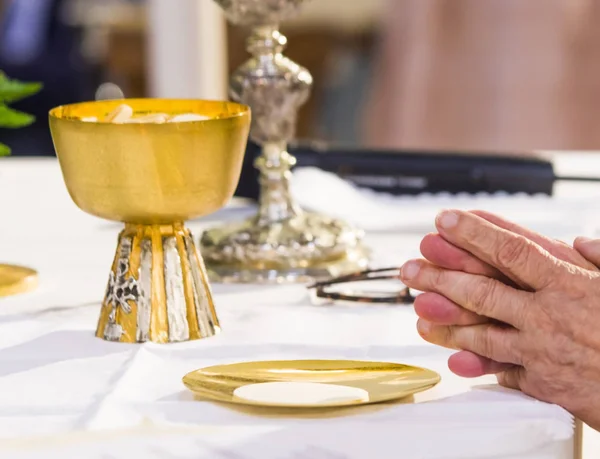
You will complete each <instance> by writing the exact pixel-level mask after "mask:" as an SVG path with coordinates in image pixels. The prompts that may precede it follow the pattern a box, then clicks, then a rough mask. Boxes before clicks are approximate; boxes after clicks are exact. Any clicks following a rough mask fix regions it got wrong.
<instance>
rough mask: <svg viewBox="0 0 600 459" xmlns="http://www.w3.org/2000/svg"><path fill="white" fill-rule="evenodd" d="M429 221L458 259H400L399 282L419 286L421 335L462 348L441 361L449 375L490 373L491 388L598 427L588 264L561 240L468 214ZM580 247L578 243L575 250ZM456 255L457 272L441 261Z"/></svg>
mask: <svg viewBox="0 0 600 459" xmlns="http://www.w3.org/2000/svg"><path fill="white" fill-rule="evenodd" d="M488 217H489V216H488ZM490 219H492V218H490ZM436 225H437V227H438V230H439V235H440V238H441V239H443V240H444V241H447V242H448V243H450V244H449V245H443V244H441V246H443V247H445V248H443V249H442V250H446V249H450V250H454V249H457V250H459V251H460V252H455V255H456V254H457V253H458V254H459V255H458V256H457V257H455V258H452V257H447V256H446V257H443V256H442V257H441V258H440V259H439V260H438V262H439V263H436V264H434V263H435V262H434V263H432V262H430V261H433V260H430V261H426V260H415V261H411V262H408V263H406V264H405V265H404V266H403V268H402V275H401V277H402V280H403V282H404V283H405V284H406V285H407V286H409V287H411V288H414V289H417V290H421V291H423V292H426V293H424V294H423V295H421V296H420V297H419V298H420V299H418V300H417V305H416V308H417V310H418V312H419V308H420V309H421V311H420V314H419V315H420V316H422V317H423V316H424V317H425V318H421V319H419V322H418V328H419V333H420V334H421V336H423V338H425V339H426V340H428V341H430V342H432V343H435V344H438V345H441V346H445V347H449V348H454V349H461V350H463V351H462V352H459V353H458V354H455V355H454V356H452V357H451V358H450V361H449V366H450V368H451V369H452V370H453V371H454V372H455V373H457V374H461V375H463V376H478V375H480V374H483V373H496V374H497V376H498V381H499V383H500V384H501V385H503V386H506V387H511V388H514V389H520V390H522V391H523V392H524V393H526V394H529V395H531V396H533V397H535V398H538V399H540V400H544V401H547V402H551V403H556V404H558V405H561V406H563V407H564V408H566V409H567V410H569V411H570V412H571V413H573V414H575V415H576V416H578V417H580V418H581V419H582V420H583V421H585V422H587V423H588V424H590V425H591V426H592V427H600V391H599V389H600V273H599V272H598V269H597V268H596V267H595V266H594V265H593V264H592V263H590V262H588V261H587V260H586V259H585V258H584V257H583V256H582V255H580V254H579V253H578V252H577V251H573V250H571V249H569V248H568V247H567V246H566V245H564V244H562V243H556V242H552V241H550V243H549V242H548V241H549V240H544V241H540V240H536V241H534V240H531V239H530V238H529V237H532V238H533V239H535V238H536V237H538V236H539V235H535V234H529V235H523V234H517V233H515V232H513V231H511V230H507V229H505V228H501V227H500V226H497V225H495V224H493V223H492V222H490V221H488V220H486V219H484V218H481V217H480V216H478V215H474V214H473V213H469V212H461V211H451V212H444V213H442V214H440V215H439V216H438V219H437V221H436ZM432 237H434V236H432ZM430 238H431V237H430ZM436 240H437V239H436ZM436 243H438V244H439V243H440V240H437V242H433V243H432V242H429V243H425V241H424V245H423V247H422V248H423V251H424V254H425V256H426V257H428V255H427V250H428V244H431V245H433V244H436ZM548 244H549V245H548ZM542 245H544V247H542ZM588 245H589V243H588V242H587V241H584V240H580V241H579V242H578V248H579V250H581V249H582V247H583V246H586V247H587V246H588ZM594 247H596V246H594ZM429 248H431V247H429ZM596 248H597V247H596ZM583 251H584V252H585V250H583ZM439 253H442V252H439ZM439 253H438V255H437V256H439ZM435 256H436V255H433V256H432V254H431V253H429V257H432V258H435ZM458 259H460V260H462V261H461V263H463V264H462V265H461V268H460V270H459V268H458V267H457V266H449V265H451V264H453V263H454V261H456V260H458ZM448 260H454V261H453V262H451V263H448ZM444 261H445V262H444ZM578 264H579V266H578ZM440 265H441V266H440ZM419 303H420V306H419ZM425 310H429V312H430V313H432V314H433V315H434V316H436V317H437V319H440V315H441V314H440V311H446V312H447V313H448V312H449V314H448V316H447V318H446V319H447V320H446V323H445V324H444V321H440V320H432V319H431V318H428V317H427V313H426V312H425ZM489 319H492V321H490V320H489ZM479 356H481V357H484V358H485V359H481V358H480V357H479Z"/></svg>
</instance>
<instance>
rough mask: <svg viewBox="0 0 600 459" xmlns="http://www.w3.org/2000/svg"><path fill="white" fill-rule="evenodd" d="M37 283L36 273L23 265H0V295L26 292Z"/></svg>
mask: <svg viewBox="0 0 600 459" xmlns="http://www.w3.org/2000/svg"><path fill="white" fill-rule="evenodd" d="M37 285H38V275H37V272H35V271H34V270H33V269H30V268H25V267H23V266H14V265H0V297H5V296H10V295H17V294H19V293H26V292H29V291H31V290H33V289H35V288H36V287H37Z"/></svg>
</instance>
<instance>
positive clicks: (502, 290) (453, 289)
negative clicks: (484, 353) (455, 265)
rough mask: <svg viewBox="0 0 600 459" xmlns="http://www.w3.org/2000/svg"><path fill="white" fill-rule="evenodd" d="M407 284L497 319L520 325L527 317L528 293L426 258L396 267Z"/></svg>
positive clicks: (476, 312) (518, 326) (515, 325)
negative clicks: (433, 262) (448, 267)
mask: <svg viewBox="0 0 600 459" xmlns="http://www.w3.org/2000/svg"><path fill="white" fill-rule="evenodd" d="M400 278H401V280H402V282H404V284H405V285H406V286H407V287H410V288H413V289H415V290H420V291H422V292H433V293H438V294H440V295H442V296H444V297H446V298H448V299H449V300H450V301H452V302H454V303H456V304H458V305H459V306H461V307H463V308H465V309H468V310H469V311H471V312H474V313H475V314H477V315H480V316H485V317H489V318H492V319H496V320H499V321H500V322H504V323H507V324H510V325H513V326H514V327H516V328H518V329H521V328H523V325H524V323H525V322H526V321H527V315H528V311H530V309H529V308H527V304H528V302H529V300H530V299H531V298H530V296H531V295H532V294H531V293H529V292H525V291H522V290H516V289H514V288H512V287H509V286H507V285H504V284H503V283H501V282H499V281H497V280H495V279H490V278H489V277H484V276H477V275H475V274H468V273H463V272H460V271H451V270H448V269H444V268H440V267H439V266H435V265H433V264H431V263H429V262H428V261H426V260H412V261H409V262H407V263H406V264H404V266H403V267H402V268H401V270H400Z"/></svg>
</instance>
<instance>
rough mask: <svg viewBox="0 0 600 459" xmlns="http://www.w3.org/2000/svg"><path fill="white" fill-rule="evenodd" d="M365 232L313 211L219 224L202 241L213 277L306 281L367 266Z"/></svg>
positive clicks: (219, 279)
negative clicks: (276, 218) (274, 217)
mask: <svg viewBox="0 0 600 459" xmlns="http://www.w3.org/2000/svg"><path fill="white" fill-rule="evenodd" d="M362 236H363V234H362V232H361V231H359V230H357V229H355V228H354V227H352V226H351V225H348V224H346V223H344V222H341V221H339V220H336V219H333V218H330V217H327V216H324V215H321V214H316V213H311V212H302V211H301V212H299V213H298V214H296V215H294V216H293V217H292V218H288V219H284V220H280V221H276V222H273V221H271V220H264V221H263V220H261V218H260V216H256V217H254V218H252V219H249V220H247V221H245V222H243V223H241V224H234V225H231V226H224V227H219V228H215V229H212V230H209V231H207V232H205V233H204V234H203V235H202V237H201V240H200V246H201V251H202V255H203V257H204V259H205V260H206V263H207V267H208V270H209V275H210V277H211V279H212V280H213V281H216V282H224V283H259V284H260V283H306V282H314V281H319V280H324V279H328V278H331V277H332V276H340V275H344V274H349V273H353V272H356V271H360V270H362V269H365V268H366V267H367V265H368V261H369V259H368V250H367V249H366V248H365V247H364V246H363V245H362V244H361V239H362Z"/></svg>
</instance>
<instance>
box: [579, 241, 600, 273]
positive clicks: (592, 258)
mask: <svg viewBox="0 0 600 459" xmlns="http://www.w3.org/2000/svg"><path fill="white" fill-rule="evenodd" d="M573 248H574V249H575V250H577V251H578V252H579V253H580V254H581V256H583V257H584V258H585V259H586V260H587V261H589V262H591V263H593V264H594V265H596V266H597V267H600V239H590V238H587V237H578V238H577V239H575V242H574V243H573Z"/></svg>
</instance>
